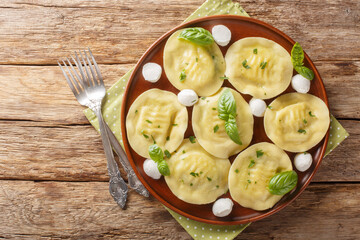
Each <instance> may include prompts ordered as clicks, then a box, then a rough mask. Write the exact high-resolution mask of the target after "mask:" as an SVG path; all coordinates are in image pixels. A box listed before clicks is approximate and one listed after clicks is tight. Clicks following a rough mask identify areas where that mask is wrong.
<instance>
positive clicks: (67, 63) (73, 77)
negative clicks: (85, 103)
mask: <svg viewBox="0 0 360 240" xmlns="http://www.w3.org/2000/svg"><path fill="white" fill-rule="evenodd" d="M83 54H84V55H83ZM79 55H80V58H81V59H80V58H79ZM88 55H90V58H89V56H88ZM84 56H85V57H84ZM70 58H71V60H72V61H71V60H69V58H65V59H60V61H61V62H62V63H63V66H64V67H63V66H62V65H61V64H60V62H59V61H58V64H59V67H60V68H61V70H62V72H63V74H64V76H65V78H66V81H67V82H68V84H69V86H70V88H71V90H72V91H73V92H74V94H75V93H78V94H79V93H81V92H82V91H84V89H85V88H87V87H94V86H99V85H102V86H104V81H103V78H102V76H101V73H100V69H99V67H98V65H97V63H96V61H95V58H94V56H93V54H92V52H91V50H90V48H88V51H86V50H83V53H82V52H81V51H80V50H79V51H78V52H76V51H75V58H74V57H73V56H70ZM91 60H92V61H91ZM74 65H75V66H76V67H77V69H78V71H76V69H75V68H74ZM64 68H65V69H66V70H67V72H68V73H69V74H67V72H66V71H65V69H64ZM89 70H90V71H89ZM90 72H91V74H90ZM79 74H80V75H79ZM68 75H69V76H70V78H69V77H68ZM96 75H97V76H96ZM98 79H99V80H98Z"/></svg>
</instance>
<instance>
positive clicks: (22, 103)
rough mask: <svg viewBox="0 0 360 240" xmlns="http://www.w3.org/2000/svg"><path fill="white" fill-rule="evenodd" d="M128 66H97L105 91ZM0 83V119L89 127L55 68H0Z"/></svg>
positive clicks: (61, 76) (59, 72)
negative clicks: (0, 85)
mask: <svg viewBox="0 0 360 240" xmlns="http://www.w3.org/2000/svg"><path fill="white" fill-rule="evenodd" d="M132 66H133V65H132V64H122V65H100V68H101V72H102V75H103V78H104V79H105V85H106V88H109V87H110V86H111V85H112V84H114V83H115V82H116V81H117V80H118V79H119V78H120V77H121V76H123V75H124V74H125V73H126V72H127V71H128V70H129V69H130V68H131V67H132ZM0 82H1V84H2V85H3V87H2V88H1V89H0V109H1V111H0V119H9V120H30V121H41V122H42V121H46V122H51V123H52V124H89V122H88V120H87V119H86V118H85V115H84V114H83V113H82V110H84V109H85V107H83V106H81V105H80V104H79V103H78V102H77V101H76V98H75V97H74V95H73V93H72V92H71V90H70V88H69V86H68V85H67V83H66V80H65V78H64V76H63V74H62V72H61V70H60V68H59V67H58V66H8V65H3V66H0ZM9 96H11V97H9ZM119 109H120V108H119Z"/></svg>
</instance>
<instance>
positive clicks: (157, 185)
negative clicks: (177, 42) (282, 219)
mask: <svg viewBox="0 0 360 240" xmlns="http://www.w3.org/2000/svg"><path fill="white" fill-rule="evenodd" d="M217 24H223V25H225V26H227V27H228V28H229V29H230V30H231V33H232V39H231V42H230V43H229V44H228V45H227V46H226V47H220V49H221V51H222V53H223V55H224V56H225V53H226V51H227V49H228V47H229V46H231V44H232V43H233V42H235V41H237V40H239V39H241V38H245V37H263V38H267V39H271V40H273V41H275V42H277V43H278V44H280V45H281V46H283V47H284V48H285V49H286V50H287V51H288V52H289V53H290V52H291V49H292V47H293V45H294V43H295V42H294V41H293V40H292V39H291V38H289V37H288V36H287V35H285V34H284V33H283V32H281V31H279V30H278V29H276V28H274V27H272V26H270V25H269V24H266V23H264V22H262V21H259V20H256V19H253V18H248V17H240V16H234V15H218V16H210V17H204V18H199V19H196V20H194V21H191V22H188V23H184V24H182V25H180V26H178V27H176V28H174V29H172V30H170V31H169V32H167V33H166V34H165V35H163V36H162V37H160V38H159V39H158V40H157V41H156V42H155V43H154V44H153V45H152V46H151V47H150V48H149V49H148V50H147V51H146V52H145V54H144V55H143V56H142V57H141V59H140V60H139V62H138V63H137V65H136V66H135V69H134V71H133V73H132V75H131V77H130V80H129V83H128V84H127V87H126V90H125V94H124V101H123V104H122V110H121V130H122V132H123V135H122V136H123V142H124V146H125V150H126V153H127V156H128V157H129V160H130V163H131V165H132V167H133V168H134V171H135V173H136V175H137V176H138V178H139V179H140V181H141V182H142V183H143V184H144V185H145V187H146V188H147V189H148V190H149V192H150V193H151V194H152V195H153V196H154V197H155V198H157V199H158V200H159V201H160V202H161V203H162V204H164V205H165V206H166V207H168V208H170V209H171V210H173V211H175V212H177V213H179V214H181V215H183V216H185V217H188V218H191V219H194V220H196V221H200V222H204V223H209V224H220V225H235V224H243V223H248V222H253V221H257V220H260V219H262V218H265V217H267V216H270V215H271V214H273V213H275V212H278V211H279V210H281V209H282V208H284V207H285V206H286V205H288V204H289V203H291V202H292V201H294V200H295V199H296V198H297V197H298V196H299V195H300V194H301V192H302V191H304V189H305V188H306V186H307V185H308V184H309V183H310V180H311V178H312V177H313V176H314V174H315V172H316V170H317V168H318V167H319V165H320V162H321V159H322V157H323V156H324V153H325V148H326V145H327V141H328V136H329V132H328V133H327V135H326V136H325V138H324V139H323V140H322V141H321V142H320V143H319V144H318V145H317V146H315V147H314V148H312V149H311V150H310V151H308V152H310V153H311V154H312V156H313V159H314V161H313V164H312V166H311V167H310V169H309V170H307V171H306V172H304V173H301V172H297V173H298V176H299V181H298V184H297V187H296V189H294V190H293V191H292V192H290V193H288V194H286V195H285V196H284V197H283V198H282V199H281V200H280V201H279V202H278V203H277V204H276V205H275V206H274V207H273V208H271V209H268V210H265V211H255V210H252V209H249V208H244V207H241V206H240V205H239V204H237V203H236V202H234V208H233V211H232V212H231V214H230V215H229V216H227V217H224V218H219V217H216V216H214V215H213V213H212V204H206V205H194V204H189V203H186V202H184V201H182V200H180V199H178V198H177V197H176V196H175V195H174V194H172V192H171V191H170V189H169V188H168V186H167V185H166V183H165V180H164V179H163V178H161V179H160V180H153V179H152V178H150V177H148V176H147V175H146V174H145V172H144V170H143V168H142V166H143V162H144V160H145V159H144V158H143V157H141V156H139V155H138V154H136V152H135V151H134V150H133V149H132V148H131V147H130V145H129V142H128V140H127V137H126V136H127V134H126V128H125V116H126V115H127V112H128V110H129V108H130V106H131V104H132V103H133V102H134V100H135V99H136V98H137V97H138V96H139V95H140V94H141V93H143V92H144V91H146V90H149V89H151V88H159V89H162V90H167V91H171V92H173V93H175V94H177V93H178V92H179V90H177V89H176V88H175V87H173V86H172V85H171V84H170V82H169V81H168V79H167V78H166V75H165V72H164V71H163V73H162V76H161V79H160V80H159V81H158V82H157V83H150V82H147V81H145V80H144V78H143V76H142V67H143V65H144V64H145V63H147V62H155V63H158V64H160V65H161V66H163V50H164V46H165V43H166V41H167V39H168V38H169V37H170V35H171V34H172V33H174V32H175V31H177V30H179V29H181V28H185V27H203V28H205V29H207V30H209V31H211V29H212V27H213V26H215V25H217ZM304 63H305V66H308V67H309V68H310V69H312V70H313V71H314V73H315V78H314V80H312V82H311V89H310V92H309V93H310V94H313V95H315V96H318V97H319V98H321V99H322V100H323V101H324V102H325V103H326V104H327V105H328V100H327V96H326V92H325V88H324V85H323V82H322V80H321V77H320V75H319V72H318V71H317V69H316V67H315V66H314V64H313V62H312V61H311V60H310V58H309V56H307V55H306V54H305V60H304ZM294 74H295V72H294ZM224 86H227V87H231V88H233V87H232V86H231V84H230V83H229V82H228V81H224ZM288 92H294V90H293V89H292V88H291V86H289V88H288V89H287V90H286V91H285V92H284V93H288ZM284 93H282V94H284ZM242 96H243V97H244V98H245V100H246V101H249V100H250V99H251V96H250V95H244V94H242ZM271 101H273V99H268V100H266V103H267V104H269V103H270V102H271ZM187 109H188V113H189V119H190V121H189V126H188V129H187V131H186V133H185V137H189V136H192V135H194V134H193V130H192V126H191V113H192V107H190V108H187ZM263 141H265V142H271V140H270V139H269V138H268V137H267V136H266V134H265V131H264V125H263V118H258V117H254V135H253V139H252V142H251V144H250V145H252V144H255V143H258V142H263ZM288 155H289V157H290V159H293V158H294V155H295V154H294V153H288ZM235 157H236V155H235V156H232V157H230V161H231V162H232V161H233V160H234V158H235ZM222 197H230V194H229V193H226V194H224V195H223V196H222Z"/></svg>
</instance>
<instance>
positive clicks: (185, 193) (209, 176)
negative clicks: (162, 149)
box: [165, 139, 230, 204]
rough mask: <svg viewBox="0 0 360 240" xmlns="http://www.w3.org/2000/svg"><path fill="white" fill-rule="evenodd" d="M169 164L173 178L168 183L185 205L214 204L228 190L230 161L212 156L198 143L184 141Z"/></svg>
mask: <svg viewBox="0 0 360 240" xmlns="http://www.w3.org/2000/svg"><path fill="white" fill-rule="evenodd" d="M167 164H168V166H169V169H170V172H171V174H170V176H166V177H165V181H166V183H167V185H168V186H169V188H170V190H171V191H172V193H173V194H174V195H175V196H176V197H178V198H179V199H181V200H183V201H185V202H188V203H192V204H207V203H211V202H213V201H215V200H216V199H217V198H218V197H219V196H221V195H222V194H224V193H225V192H227V190H228V173H229V169H230V161H229V159H225V158H217V157H214V156H212V155H210V154H209V153H207V152H206V151H205V150H204V149H203V148H202V147H201V145H200V144H199V143H198V142H197V140H196V139H192V141H190V140H189V139H185V140H184V141H183V143H182V144H181V145H180V147H179V148H178V149H177V150H176V153H173V154H172V156H171V157H170V159H168V160H167Z"/></svg>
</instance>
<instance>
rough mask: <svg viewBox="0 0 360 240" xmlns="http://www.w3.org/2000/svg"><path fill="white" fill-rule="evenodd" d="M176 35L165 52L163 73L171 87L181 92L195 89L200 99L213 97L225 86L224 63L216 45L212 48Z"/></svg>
mask: <svg viewBox="0 0 360 240" xmlns="http://www.w3.org/2000/svg"><path fill="white" fill-rule="evenodd" d="M181 31H182V30H179V31H176V32H175V33H173V34H172V35H171V36H170V38H169V39H168V40H167V42H166V45H165V48H164V70H165V73H166V76H167V78H168V79H169V81H170V83H171V84H172V85H173V86H174V87H176V88H177V89H179V90H183V89H192V90H194V91H195V92H196V93H197V94H198V95H200V96H210V95H211V94H214V93H215V92H217V91H218V90H219V88H220V87H221V85H222V84H223V81H224V80H223V79H222V77H224V73H225V60H224V57H223V55H222V53H221V51H220V49H219V47H218V46H217V45H216V43H215V42H213V43H212V44H210V45H206V46H203V45H198V44H196V43H193V42H190V41H187V40H184V39H178V36H179V34H180V33H181Z"/></svg>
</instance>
